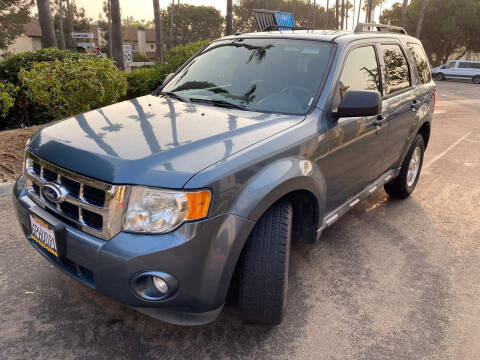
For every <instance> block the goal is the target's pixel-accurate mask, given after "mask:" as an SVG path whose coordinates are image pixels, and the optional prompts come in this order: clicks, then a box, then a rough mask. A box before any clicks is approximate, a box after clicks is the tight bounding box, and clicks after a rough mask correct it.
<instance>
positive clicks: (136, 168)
mask: <svg viewBox="0 0 480 360" xmlns="http://www.w3.org/2000/svg"><path fill="white" fill-rule="evenodd" d="M304 118H305V117H304V116H299V115H279V114H266V113H258V112H248V111H241V110H235V109H227V108H220V107H214V106H210V105H203V104H192V103H184V102H181V101H177V100H173V99H169V98H164V97H156V96H152V95H148V96H144V97H140V98H137V99H133V100H128V101H124V102H121V103H118V104H115V105H110V106H107V107H105V108H102V109H97V110H93V111H90V112H88V113H85V114H80V115H77V116H74V117H72V118H68V119H65V120H63V121H59V122H56V123H53V124H52V125H50V126H47V127H45V128H43V129H42V130H40V131H39V132H38V133H36V134H35V135H34V136H33V137H32V140H31V142H30V144H29V150H30V151H31V152H33V153H34V154H36V155H38V156H40V157H41V158H43V159H45V160H47V161H49V162H51V163H53V164H55V165H58V166H60V167H62V168H65V169H68V170H71V171H74V172H77V173H79V174H82V175H84V176H88V177H91V178H94V179H98V180H102V181H105V182H109V183H114V184H140V185H149V186H158V187H167V188H181V187H183V186H184V184H185V183H186V182H187V181H188V180H189V179H190V178H191V177H192V176H193V175H195V174H196V173H197V172H199V171H201V170H203V169H204V168H206V167H208V166H210V165H212V164H214V163H216V162H218V161H221V160H222V159H225V158H226V157H228V156H230V155H232V154H234V153H236V152H238V151H240V150H242V149H244V148H246V147H248V146H250V145H252V144H254V143H256V142H259V141H261V140H263V139H265V138H268V137H270V136H272V135H274V134H276V133H278V132H280V131H283V130H285V129H287V128H289V127H291V126H293V125H295V124H297V123H299V122H301V121H302V120H303V119H304Z"/></svg>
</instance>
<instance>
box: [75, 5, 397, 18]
mask: <svg viewBox="0 0 480 360" xmlns="http://www.w3.org/2000/svg"><path fill="white" fill-rule="evenodd" d="M350 1H351V2H353V0H350ZM359 1H360V0H355V2H356V3H357V6H358V3H359ZM365 1H367V0H363V1H362V3H364V2H365ZM399 1H400V0H386V1H385V4H384V5H383V8H384V9H385V8H389V7H391V6H392V4H394V3H395V2H399ZM76 2H77V4H78V5H79V6H80V7H83V8H85V10H86V12H87V16H88V17H91V18H93V19H94V20H95V19H97V18H98V14H99V13H101V12H102V4H103V1H102V0H76ZM176 2H177V0H175V3H176ZM180 2H181V3H184V4H191V5H205V6H215V7H216V8H217V9H218V10H220V12H221V13H222V15H225V13H226V8H227V5H226V4H227V0H181V1H180ZM234 2H235V0H234ZM312 2H313V1H312ZM170 3H171V0H160V6H161V7H162V8H166V7H167V6H168V4H170ZM317 4H319V5H321V6H325V5H326V4H327V0H317ZM332 4H335V1H334V0H330V6H332ZM120 7H121V8H122V17H127V16H133V17H134V18H135V19H137V20H142V19H144V20H147V21H148V20H152V19H153V5H152V0H120ZM378 14H379V11H378V9H377V11H376V14H375V19H376V20H378ZM364 16H365V15H363V18H364ZM361 18H362V15H361Z"/></svg>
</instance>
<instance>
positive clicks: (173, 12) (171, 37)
mask: <svg viewBox="0 0 480 360" xmlns="http://www.w3.org/2000/svg"><path fill="white" fill-rule="evenodd" d="M174 15H175V0H172V6H170V48H173V46H174V42H173V17H174Z"/></svg>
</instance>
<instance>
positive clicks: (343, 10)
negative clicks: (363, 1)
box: [342, 0, 345, 30]
mask: <svg viewBox="0 0 480 360" xmlns="http://www.w3.org/2000/svg"><path fill="white" fill-rule="evenodd" d="M344 26H345V0H342V30H344Z"/></svg>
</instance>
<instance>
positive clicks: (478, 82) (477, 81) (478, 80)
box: [472, 76, 480, 84]
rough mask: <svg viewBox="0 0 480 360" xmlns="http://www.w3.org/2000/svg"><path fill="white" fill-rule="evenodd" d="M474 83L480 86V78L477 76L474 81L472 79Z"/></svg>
mask: <svg viewBox="0 0 480 360" xmlns="http://www.w3.org/2000/svg"><path fill="white" fill-rule="evenodd" d="M472 82H473V83H474V84H480V76H475V77H474V78H473V79H472Z"/></svg>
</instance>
